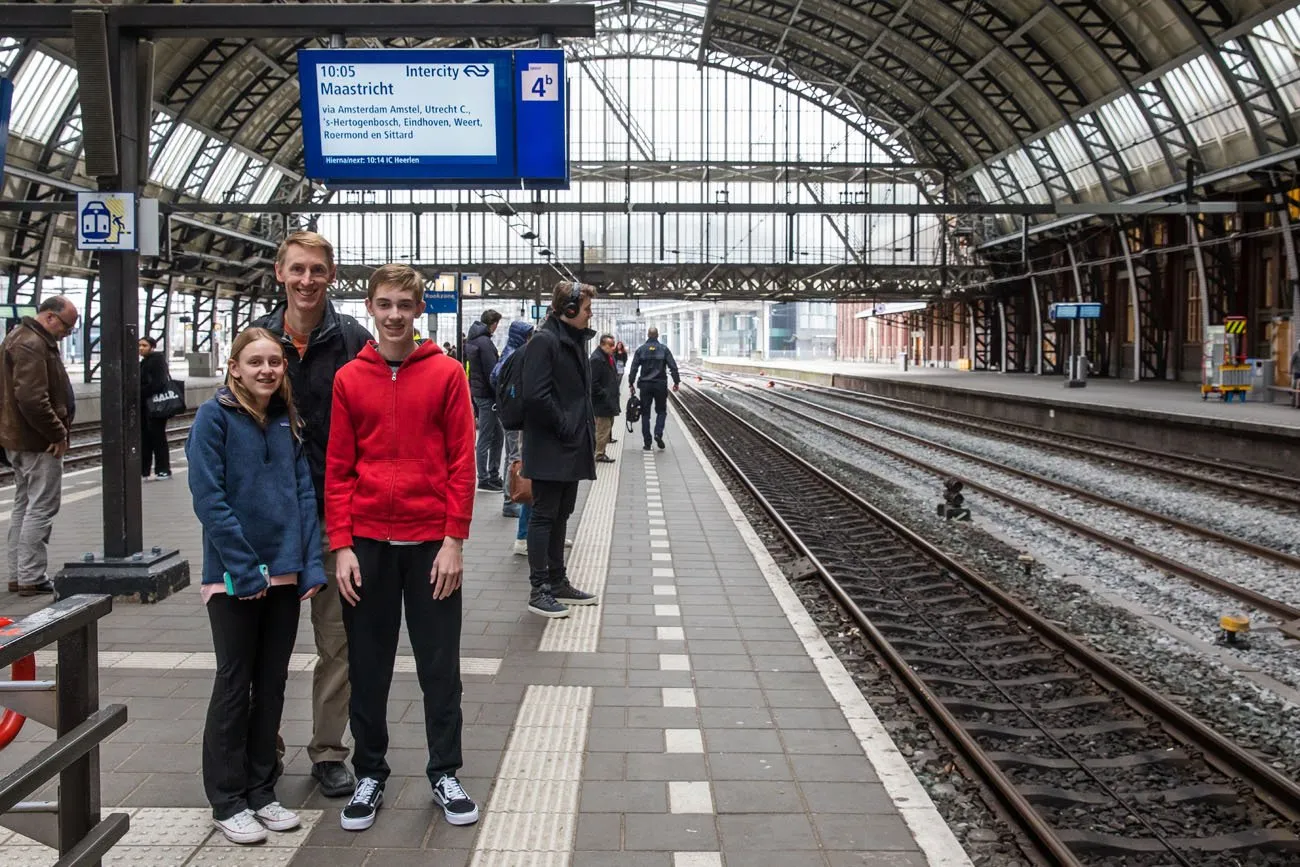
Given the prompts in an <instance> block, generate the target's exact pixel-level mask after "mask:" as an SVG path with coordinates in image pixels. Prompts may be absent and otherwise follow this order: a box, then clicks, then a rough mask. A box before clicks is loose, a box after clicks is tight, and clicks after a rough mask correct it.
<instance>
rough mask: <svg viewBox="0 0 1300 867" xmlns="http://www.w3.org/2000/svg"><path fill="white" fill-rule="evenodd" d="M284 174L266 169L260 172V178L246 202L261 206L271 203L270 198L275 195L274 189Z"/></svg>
mask: <svg viewBox="0 0 1300 867" xmlns="http://www.w3.org/2000/svg"><path fill="white" fill-rule="evenodd" d="M283 177H284V174H283V173H282V172H280V171H279V170H278V169H267V170H266V171H264V172H262V177H261V179H260V180H258V182H257V186H255V187H253V193H252V195H250V196H249V197H248V200H249V201H250V202H252V203H254V204H258V205H260V204H262V203H263V202H269V201H271V196H273V195H275V191H276V189H277V188H278V187H279V186H280V179H281V178H283Z"/></svg>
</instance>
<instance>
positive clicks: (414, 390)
mask: <svg viewBox="0 0 1300 867" xmlns="http://www.w3.org/2000/svg"><path fill="white" fill-rule="evenodd" d="M423 288H424V286H423V281H422V280H421V279H420V275H419V274H417V273H416V272H415V271H414V270H413V269H412V268H410V267H408V266H406V265H384V266H383V267H382V268H379V269H378V270H377V271H375V273H374V274H373V275H372V276H371V277H370V289H369V293H368V294H367V297H366V309H367V310H368V311H369V312H370V315H371V316H372V317H374V319H375V324H376V326H377V327H378V328H377V334H378V336H379V340H378V341H371V342H370V343H369V344H367V346H366V347H365V348H364V349H362V350H361V353H360V354H359V355H358V356H357V357H356V358H355V359H353V360H352V361H351V362H349V363H348V364H347V365H345V366H344V367H343V368H342V369H341V370H340V371H339V372H338V374H337V375H336V376H335V378H334V408H333V412H332V420H331V424H330V438H329V450H328V452H327V453H326V459H325V523H326V526H328V527H329V540H330V546H331V548H333V549H334V550H335V552H336V555H337V558H338V566H337V579H338V588H339V592H340V593H341V594H342V596H343V601H344V603H345V604H344V606H343V625H344V627H345V628H346V629H347V633H348V664H349V666H350V667H351V671H352V701H351V707H350V721H351V724H352V736H353V737H354V738H355V739H356V747H355V749H354V750H353V753H352V764H353V768H354V769H355V771H356V775H357V787H356V791H355V792H354V793H353V795H352V800H351V801H350V802H349V803H348V805H347V806H346V807H344V808H343V814H342V817H341V824H342V826H343V828H344V829H345V830H348V831H364V830H365V829H366V828H369V827H370V826H371V825H373V824H374V822H375V814H376V813H377V812H378V810H379V807H380V805H381V804H382V803H383V799H384V783H385V781H386V780H387V779H388V774H389V769H388V763H387V761H385V758H384V756H385V753H387V751H388V720H387V708H388V689H389V686H390V684H391V683H392V679H393V662H394V660H395V658H396V656H397V637H398V629H399V626H400V621H401V614H402V605H403V603H405V606H406V623H407V633H408V635H409V636H410V639H411V649H412V651H413V652H414V654H415V670H416V674H417V675H418V677H419V680H420V690H421V691H422V692H423V694H424V729H425V737H426V739H427V740H428V744H429V764H428V767H427V768H426V772H427V774H428V776H429V782H430V783H432V784H433V797H434V800H435V801H437V802H438V804H439V805H441V806H442V809H443V812H444V813H445V815H446V817H447V821H448V822H450V823H452V824H453V825H471V824H473V823H474V822H477V821H478V807H477V806H476V805H475V803H474V801H473V799H471V798H470V796H469V795H468V794H467V793H466V792H465V790H464V788H462V787H461V784H460V782H459V781H458V780H457V779H456V772H457V771H458V770H459V769H460V766H461V750H460V745H461V710H460V700H461V683H460V618H461V594H460V582H461V570H462V566H463V563H462V555H461V546H462V544H463V542H464V540H465V537H466V536H467V535H469V523H470V517H471V515H472V513H473V508H474V477H475V470H474V413H473V409H472V407H471V405H470V398H469V386H468V384H467V383H466V381H465V372H464V370H462V369H461V367H460V365H459V364H457V363H456V362H455V361H452V360H451V359H450V358H448V357H447V356H446V355H444V354H443V352H442V350H441V349H440V348H438V345H437V344H436V343H433V342H432V341H423V342H421V343H418V344H417V343H416V341H415V336H414V323H415V317H416V316H418V315H419V314H420V313H422V312H423V311H424V293H423ZM411 624H416V628H414V629H412V628H411Z"/></svg>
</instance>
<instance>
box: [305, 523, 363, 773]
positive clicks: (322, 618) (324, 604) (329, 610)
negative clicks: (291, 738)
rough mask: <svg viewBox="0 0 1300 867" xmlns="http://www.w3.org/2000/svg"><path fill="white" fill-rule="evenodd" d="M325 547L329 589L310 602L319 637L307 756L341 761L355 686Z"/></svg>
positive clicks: (340, 604)
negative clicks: (352, 682) (350, 680)
mask: <svg viewBox="0 0 1300 867" xmlns="http://www.w3.org/2000/svg"><path fill="white" fill-rule="evenodd" d="M321 539H322V540H323V541H324V544H325V574H326V575H327V576H329V586H328V587H326V588H324V589H323V590H321V592H319V593H317V594H316V595H315V596H313V597H312V599H311V626H312V632H313V633H314V634H315V637H316V670H315V671H314V672H312V678H311V722H312V725H311V743H309V744H308V745H307V756H308V758H310V759H311V760H312V763H313V764H315V763H316V762H341V761H344V760H345V759H347V757H348V748H347V747H345V746H344V745H343V731H344V729H346V728H347V724H348V704H349V703H350V702H351V700H352V685H351V683H349V682H348V634H347V632H346V631H344V629H343V597H342V596H341V595H340V594H339V588H338V584H337V583H336V582H335V578H334V562H335V557H334V554H333V552H331V551H330V550H329V540H328V539H325V534H324V533H322V534H321Z"/></svg>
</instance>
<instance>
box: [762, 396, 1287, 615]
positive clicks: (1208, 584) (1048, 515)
mask: <svg viewBox="0 0 1300 867" xmlns="http://www.w3.org/2000/svg"><path fill="white" fill-rule="evenodd" d="M758 397H759V399H760V400H762V401H763V402H764V403H767V404H768V405H770V406H772V407H775V408H777V409H780V410H781V411H782V412H787V413H790V414H791V415H794V416H796V417H797V418H800V419H803V420H805V421H810V422H812V423H813V424H816V425H820V426H821V427H824V428H826V429H827V430H830V431H833V432H835V433H837V434H839V435H840V436H843V437H846V438H848V439H851V440H853V441H855V442H858V443H861V444H862V445H865V446H867V447H868V448H871V449H875V450H877V451H880V452H883V453H884V454H887V455H889V456H891V457H893V458H896V459H898V460H900V461H904V462H905V463H909V464H911V465H912V466H914V467H917V468H918V469H921V470H924V471H925V472H928V473H933V474H934V475H937V476H941V477H948V478H956V479H959V480H960V481H961V482H962V483H963V484H964V485H966V486H967V487H970V488H971V489H973V490H976V491H979V492H981V493H984V494H987V495H989V496H991V497H994V498H995V499H998V500H1001V501H1002V502H1004V503H1006V504H1008V505H1010V506H1012V507H1013V508H1016V509H1019V510H1021V511H1024V512H1028V513H1030V514H1031V515H1034V516H1035V517H1038V518H1041V519H1043V520H1045V521H1049V522H1051V523H1054V524H1058V525H1060V526H1062V527H1065V528H1066V529H1067V530H1070V531H1071V532H1073V533H1077V534H1079V535H1081V536H1085V537H1087V538H1089V539H1092V540H1093V541H1095V542H1099V543H1101V544H1103V545H1105V546H1107V547H1110V548H1115V549H1117V550H1120V551H1123V552H1124V553H1126V554H1130V555H1132V556H1133V557H1136V558H1138V559H1139V560H1143V561H1145V562H1147V563H1150V564H1151V565H1152V566H1155V567H1157V568H1159V569H1162V570H1164V571H1166V572H1169V573H1171V574H1173V575H1177V576H1180V577H1182V578H1186V579H1187V580H1189V581H1191V582H1193V583H1195V584H1199V585H1200V586H1202V587H1204V588H1206V589H1209V590H1213V591H1215V592H1217V593H1222V594H1224V595H1227V596H1231V597H1232V598H1234V599H1237V600H1238V601H1240V602H1244V603H1246V604H1248V605H1252V606H1254V607H1255V608H1257V609H1259V610H1260V611H1262V612H1264V613H1265V614H1267V615H1269V616H1271V617H1274V618H1276V619H1277V620H1280V621H1282V622H1283V623H1284V624H1289V623H1292V622H1295V621H1297V620H1300V608H1296V607H1294V606H1292V605H1288V604H1287V603H1285V602H1281V601H1279V600H1277V599H1273V598H1272V597H1269V596H1265V595H1264V594H1262V593H1259V592H1258V591H1255V590H1251V589H1250V588H1248V587H1242V586H1241V585H1240V584H1235V583H1233V582H1231V581H1228V580H1227V579H1225V578H1220V577H1219V576H1217V575H1211V574H1210V573H1208V572H1205V571H1203V570H1201V569H1198V568H1196V567H1195V566H1190V565H1188V564H1186V563H1182V562H1180V561H1178V560H1174V559H1172V558H1169V557H1166V556H1165V555H1163V554H1159V553H1157V552H1155V551H1152V550H1150V549H1149V548H1144V547H1142V546H1140V545H1137V544H1135V543H1133V542H1129V541H1127V540H1125V539H1122V538H1119V537H1118V536H1113V535H1111V534H1109V533H1105V532H1103V531H1101V530H1097V529H1095V528H1093V527H1090V526H1088V525H1087V524H1083V523H1080V522H1077V521H1075V520H1073V519H1071V518H1067V517H1065V516H1063V515H1060V514H1057V513H1055V512H1052V511H1049V510H1047V509H1044V508H1042V507H1041V506H1037V505H1035V504H1033V503H1030V502H1027V501H1025V500H1022V499H1020V498H1019V497H1015V496H1012V495H1011V494H1008V493H1006V492H1004V491H999V490H998V489H997V488H995V487H993V486H991V485H988V484H985V483H982V482H978V481H975V480H974V479H971V478H968V477H966V476H963V475H961V474H960V473H955V472H953V471H951V470H945V469H942V468H940V467H936V466H934V465H933V464H929V463H926V462H925V461H923V460H921V459H920V458H917V457H915V456H912V455H909V454H906V453H905V452H901V451H899V450H897V449H893V448H890V447H889V446H886V445H882V444H880V443H877V442H873V441H871V440H869V439H867V438H866V437H862V436H859V435H857V434H855V433H852V432H851V431H846V430H844V429H843V428H838V427H835V426H834V425H832V424H830V423H829V422H827V421H825V420H823V419H820V418H817V417H816V416H813V415H809V414H808V413H804V412H800V411H799V410H797V409H792V408H790V407H788V406H782V405H781V404H780V403H778V402H776V401H773V400H771V399H770V398H766V397H764V396H763V395H761V394H760V395H759V396H758ZM790 399H792V400H797V399H796V398H790ZM805 403H806V402H805ZM812 405H813V406H815V407H816V408H817V409H819V410H825V411H828V412H832V413H833V412H835V410H831V409H829V408H828V407H824V406H821V405H820V404H812ZM845 417H846V418H848V419H850V420H851V421H855V422H858V423H861V424H864V425H868V426H871V425H874V424H875V423H874V422H869V421H866V420H864V419H860V418H858V417H856V416H853V415H847V414H845ZM878 427H880V428H881V429H882V430H885V431H888V432H889V433H891V434H893V433H899V434H900V435H901V436H905V437H908V438H911V439H914V440H916V441H918V442H920V443H921V444H923V445H925V446H928V447H932V448H935V449H939V450H945V449H946V448H947V447H945V446H940V445H938V444H936V443H932V442H930V441H928V440H923V439H921V438H918V437H911V435H910V434H901V432H898V431H894V430H893V429H892V428H889V427H886V426H884V425H879V426H878ZM959 454H960V456H961V457H969V458H970V459H972V460H975V459H976V458H975V457H974V456H970V455H968V454H966V453H960V452H959ZM979 460H981V461H983V459H979ZM988 463H990V465H992V466H994V467H995V468H996V469H998V470H1001V471H1006V472H1012V471H1011V470H1009V469H1008V468H1006V467H1004V466H1003V465H1001V464H993V463H991V462H988ZM1094 496H1095V495H1094ZM1158 519H1159V520H1162V521H1165V520H1168V519H1166V518H1164V517H1163V516H1158ZM1188 526H1189V527H1190V526H1194V525H1188ZM1201 529H1204V528H1201ZM1189 532H1191V531H1189ZM1267 550H1271V549H1267Z"/></svg>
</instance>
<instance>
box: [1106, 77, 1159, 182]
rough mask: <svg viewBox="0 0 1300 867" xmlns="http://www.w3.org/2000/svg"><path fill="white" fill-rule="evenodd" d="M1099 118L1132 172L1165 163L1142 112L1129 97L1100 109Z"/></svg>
mask: <svg viewBox="0 0 1300 867" xmlns="http://www.w3.org/2000/svg"><path fill="white" fill-rule="evenodd" d="M1097 117H1098V118H1100V120H1101V125H1102V126H1103V127H1105V128H1106V131H1107V132H1108V133H1110V137H1111V139H1112V140H1113V141H1114V142H1115V147H1116V148H1118V150H1119V154H1120V157H1121V158H1122V159H1123V160H1124V164H1125V165H1126V166H1128V167H1129V169H1131V170H1134V171H1140V170H1141V169H1145V168H1146V167H1147V166H1150V165H1154V164H1155V163H1158V162H1161V161H1163V160H1164V154H1163V153H1161V151H1160V144H1159V143H1158V142H1157V141H1156V139H1155V137H1154V136H1153V135H1152V134H1151V128H1150V127H1149V126H1148V125H1147V122H1146V118H1145V116H1143V114H1142V110H1141V109H1140V108H1139V107H1138V104H1137V101H1136V100H1135V99H1133V97H1132V96H1130V95H1129V94H1125V95H1124V96H1121V97H1120V98H1119V99H1116V100H1114V101H1113V102H1108V103H1106V104H1105V105H1103V106H1102V107H1101V108H1099V109H1098V110H1097Z"/></svg>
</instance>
